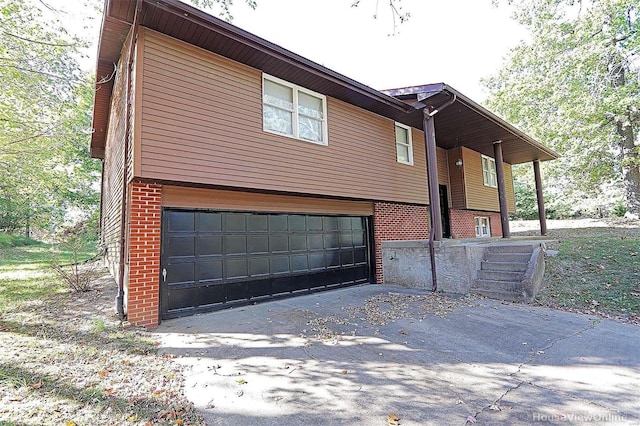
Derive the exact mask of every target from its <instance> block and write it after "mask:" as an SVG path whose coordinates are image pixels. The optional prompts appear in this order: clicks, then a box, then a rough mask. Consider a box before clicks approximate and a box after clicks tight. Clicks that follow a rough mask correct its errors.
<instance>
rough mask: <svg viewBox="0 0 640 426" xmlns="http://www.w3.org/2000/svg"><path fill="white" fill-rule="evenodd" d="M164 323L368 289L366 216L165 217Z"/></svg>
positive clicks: (172, 213) (167, 212) (168, 212)
mask: <svg viewBox="0 0 640 426" xmlns="http://www.w3.org/2000/svg"><path fill="white" fill-rule="evenodd" d="M163 215H164V216H163V231H162V235H163V236H162V244H163V246H162V253H163V254H162V268H163V269H164V270H166V272H167V277H166V279H164V280H163V282H162V286H161V300H162V316H163V318H171V317H175V316H181V315H188V314H190V313H194V312H200V311H204V310H211V309H216V308H218V307H223V306H226V305H228V304H239V303H240V304H241V303H250V302H251V301H252V300H256V299H264V298H270V297H282V296H287V295H292V294H294V293H295V294H297V293H300V292H308V291H317V290H322V289H327V288H333V287H341V286H345V285H353V284H358V283H366V282H368V280H369V276H370V274H371V273H372V272H371V267H370V262H369V259H370V249H369V244H368V241H369V234H368V232H369V231H368V227H367V221H368V219H367V218H366V217H350V216H322V215H302V214H275V213H272V214H267V213H244V212H211V211H183V210H179V209H171V208H165V209H164V210H163Z"/></svg>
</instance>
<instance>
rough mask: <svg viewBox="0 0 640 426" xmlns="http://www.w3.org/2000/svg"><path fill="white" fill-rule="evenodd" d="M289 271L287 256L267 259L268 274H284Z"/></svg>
mask: <svg viewBox="0 0 640 426" xmlns="http://www.w3.org/2000/svg"><path fill="white" fill-rule="evenodd" d="M289 271H290V269H289V256H272V257H271V258H269V272H271V273H272V274H286V273H288V272H289Z"/></svg>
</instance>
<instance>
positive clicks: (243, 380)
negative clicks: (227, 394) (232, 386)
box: [236, 378, 248, 385]
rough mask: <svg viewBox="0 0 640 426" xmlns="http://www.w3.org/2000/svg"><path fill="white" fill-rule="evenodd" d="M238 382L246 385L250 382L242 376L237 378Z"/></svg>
mask: <svg viewBox="0 0 640 426" xmlns="http://www.w3.org/2000/svg"><path fill="white" fill-rule="evenodd" d="M236 383H238V384H239V385H246V384H247V383H248V382H247V381H246V380H245V379H243V378H240V379H236Z"/></svg>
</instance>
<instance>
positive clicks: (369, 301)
mask: <svg viewBox="0 0 640 426" xmlns="http://www.w3.org/2000/svg"><path fill="white" fill-rule="evenodd" d="M155 333H156V335H157V337H158V338H159V339H161V350H162V351H163V352H164V353H167V354H173V355H175V356H176V361H177V362H179V363H181V364H182V365H184V366H185V367H186V370H185V380H186V384H185V385H186V394H187V397H188V398H189V399H190V400H192V401H193V402H194V404H195V405H196V407H197V408H198V409H201V410H202V411H203V413H204V414H205V417H206V420H207V424H209V425H218V424H220V425H222V424H224V425H385V424H394V423H393V417H391V418H390V417H389V416H390V414H393V415H395V416H397V417H398V418H400V420H399V423H398V424H400V425H406V426H409V425H456V424H457V425H465V424H471V423H476V424H478V425H493V424H495V425H505V424H509V425H530V424H607V425H640V396H639V395H640V327H638V326H634V325H628V324H620V323H617V322H614V321H609V320H601V319H599V318H596V317H591V316H587V315H578V314H571V313H566V312H560V311H554V310H549V309H544V308H539V307H531V306H527V305H517V304H503V303H500V302H497V301H494V300H488V299H474V298H462V299H443V297H442V296H440V297H437V298H436V297H433V296H431V295H430V294H429V293H420V292H417V291H416V290H408V289H403V288H398V287H392V286H374V285H369V286H361V287H353V288H348V289H343V290H338V291H332V292H325V293H317V294H314V295H309V296H303V297H298V298H292V299H286V300H281V301H275V302H269V303H263V304H259V305H253V306H247V307H244V308H236V309H232V310H226V311H220V312H216V313H211V314H205V315H199V316H194V317H186V318H181V319H176V320H170V321H165V322H163V323H162V324H161V326H160V327H158V328H157V329H156V330H155ZM388 422H390V423H388Z"/></svg>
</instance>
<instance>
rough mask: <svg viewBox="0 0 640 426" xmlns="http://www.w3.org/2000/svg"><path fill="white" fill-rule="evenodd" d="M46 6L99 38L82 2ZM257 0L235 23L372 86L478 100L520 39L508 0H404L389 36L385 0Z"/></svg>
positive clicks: (91, 62)
mask: <svg viewBox="0 0 640 426" xmlns="http://www.w3.org/2000/svg"><path fill="white" fill-rule="evenodd" d="M183 1H185V0H183ZM47 3H49V4H51V5H53V6H54V7H56V8H58V9H60V10H61V11H62V12H63V13H61V14H60V15H59V16H60V17H61V18H62V19H63V20H64V21H66V22H67V23H68V25H69V26H70V27H72V28H76V29H77V30H81V31H83V33H84V34H85V35H90V36H91V38H93V39H94V41H96V42H97V38H98V29H97V26H99V24H100V20H99V19H95V20H94V22H95V26H94V29H93V30H91V29H89V30H87V29H86V28H82V27H81V25H84V24H86V23H87V20H86V18H84V17H83V16H82V15H83V14H85V15H86V12H83V13H81V12H79V10H80V8H78V6H79V5H80V4H82V3H83V2H82V1H81V0H71V1H70V0H48V1H47ZM257 3H258V7H257V8H256V10H253V9H251V8H249V7H248V6H247V5H246V4H245V2H244V0H235V1H234V3H233V7H232V9H231V12H232V14H233V16H234V19H233V24H234V25H237V26H239V27H240V28H242V29H244V30H247V31H249V32H251V33H254V34H256V35H258V36H260V37H262V38H264V39H266V40H268V41H270V42H273V43H275V44H278V45H280V46H282V47H284V48H286V49H288V50H290V51H292V52H294V53H297V54H299V55H302V56H304V57H306V58H308V59H310V60H312V61H314V62H317V63H319V64H321V65H324V66H326V67H328V68H330V69H332V70H334V71H337V72H339V73H341V74H343V75H345V76H347V77H349V78H352V79H354V80H356V81H359V82H360V83H363V84H366V85H368V86H370V87H373V88H374V89H379V90H382V89H392V88H399V87H406V86H414V85H421V84H428V83H440V82H444V83H447V84H449V85H450V86H452V87H453V88H455V89H457V90H458V91H460V92H462V93H463V94H465V95H467V96H468V97H470V98H472V99H473V100H475V101H477V102H480V103H482V102H483V101H484V99H485V98H486V95H487V93H486V91H485V89H484V87H483V86H482V84H481V82H480V79H481V78H484V77H488V76H490V75H491V74H492V73H494V72H495V71H497V70H498V68H499V67H500V66H501V64H502V63H503V58H504V56H505V55H506V54H507V52H508V50H509V49H510V48H511V47H514V46H515V45H516V44H517V43H518V42H519V41H520V40H521V39H523V38H525V36H526V33H525V30H524V29H523V28H522V27H520V26H519V25H518V24H517V23H516V22H515V21H513V20H512V19H511V16H510V15H511V9H510V8H509V7H508V6H507V5H506V2H502V3H503V4H501V6H500V7H494V6H492V4H491V0H402V1H401V2H400V4H401V5H402V7H403V10H402V11H403V12H407V11H408V12H410V13H411V17H410V18H409V20H408V21H407V22H405V23H402V24H399V23H397V24H396V27H395V33H394V24H393V18H392V14H391V11H390V8H389V6H388V0H360V4H359V6H358V7H351V4H352V3H353V0H257ZM65 12H66V13H65ZM212 14H214V15H215V14H216V13H215V12H213V13H212ZM374 15H376V18H374ZM91 34H93V35H91ZM96 49H97V47H96V44H95V43H94V45H93V46H92V47H91V48H90V50H89V58H88V59H86V60H85V61H84V63H85V64H86V67H88V68H90V67H93V66H95V54H96Z"/></svg>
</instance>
